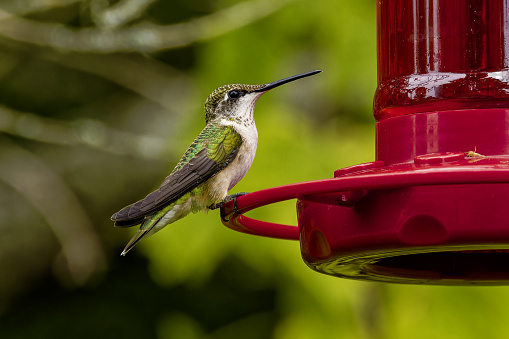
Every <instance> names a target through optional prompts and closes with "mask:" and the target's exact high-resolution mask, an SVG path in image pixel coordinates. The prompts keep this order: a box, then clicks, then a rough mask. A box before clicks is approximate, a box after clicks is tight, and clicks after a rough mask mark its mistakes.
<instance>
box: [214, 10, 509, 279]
mask: <svg viewBox="0 0 509 339" xmlns="http://www.w3.org/2000/svg"><path fill="white" fill-rule="evenodd" d="M377 36H378V43H377V47H378V88H377V90H376V94H375V99H374V105H373V107H374V115H375V119H376V121H377V124H376V161H374V162H370V163H366V164H359V165H355V166H351V167H348V168H342V169H339V170H337V171H336V172H335V173H334V178H331V179H324V180H318V181H311V182H302V183H296V184H291V185H285V186H280V187H275V188H269V189H265V190H262V191H257V192H253V193H250V194H247V195H245V196H241V197H239V198H238V199H237V212H238V213H235V212H234V209H233V204H232V203H229V204H227V205H225V206H224V207H223V209H222V210H221V213H222V217H223V219H224V220H228V221H224V222H223V223H224V224H225V225H226V226H228V227H230V228H232V229H234V230H237V231H240V232H244V233H249V234H255V235H262V236H268V237H274V238H282V239H294V240H300V244H301V246H300V247H301V252H302V258H303V259H304V261H305V262H306V264H307V265H308V266H310V267H311V268H312V269H314V270H316V271H318V272H322V273H325V274H330V275H334V276H338V277H346V278H353V279H362V280H374V281H384V282H396V283H414V284H440V285H504V284H509V215H508V214H507V210H509V0H476V1H474V0H426V1H425V0H413V1H410V0H379V1H377ZM288 199H297V216H298V227H295V226H288V225H281V224H274V223H269V222H262V221H259V220H254V219H251V218H249V217H246V216H244V215H243V213H245V212H247V211H249V210H252V209H254V208H257V207H260V206H264V205H267V204H271V203H276V202H279V201H283V200H288Z"/></svg>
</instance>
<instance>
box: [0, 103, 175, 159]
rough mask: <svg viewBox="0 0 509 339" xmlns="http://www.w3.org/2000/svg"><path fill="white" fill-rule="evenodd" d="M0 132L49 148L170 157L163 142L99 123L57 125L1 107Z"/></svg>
mask: <svg viewBox="0 0 509 339" xmlns="http://www.w3.org/2000/svg"><path fill="white" fill-rule="evenodd" d="M0 132H4V133H8V134H11V135H15V136H18V137H22V138H26V139H31V140H35V141H39V142H45V143H51V144H58V145H65V146H70V145H80V144H81V145H87V146H90V147H93V148H97V149H100V150H101V151H104V152H109V153H113V154H120V155H131V156H137V157H142V158H149V159H158V158H160V157H167V156H169V155H168V153H169V151H168V148H167V147H166V142H165V140H163V139H162V138H157V137H154V136H149V135H135V134H132V133H128V132H122V131H118V130H114V129H111V128H108V127H107V126H106V125H105V124H104V123H102V122H101V121H98V120H92V119H86V120H77V121H74V122H67V121H60V120H56V119H49V118H43V117H41V116H38V115H35V114H31V113H25V112H18V111H15V110H12V109H9V108H7V107H2V106H0Z"/></svg>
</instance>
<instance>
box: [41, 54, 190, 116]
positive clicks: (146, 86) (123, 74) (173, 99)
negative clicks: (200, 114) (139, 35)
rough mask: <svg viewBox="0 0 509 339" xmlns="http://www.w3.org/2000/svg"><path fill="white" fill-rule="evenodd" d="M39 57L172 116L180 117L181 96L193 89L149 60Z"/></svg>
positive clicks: (110, 56) (184, 78)
mask: <svg viewBox="0 0 509 339" xmlns="http://www.w3.org/2000/svg"><path fill="white" fill-rule="evenodd" d="M40 56H41V57H43V58H45V59H47V60H51V61H52V62H55V63H58V64H60V65H63V66H65V67H70V68H74V69H78V70H81V71H85V72H87V73H91V74H95V75H98V76H100V77H102V78H104V79H107V80H109V81H112V82H114V83H116V84H118V85H120V86H122V87H124V88H127V89H129V90H131V91H133V92H135V93H137V94H139V95H140V96H142V97H144V98H146V99H148V100H150V101H152V102H155V103H157V104H159V105H161V106H162V107H163V108H165V109H166V110H168V111H170V112H171V113H172V114H175V115H179V114H181V112H180V111H175V109H176V108H177V107H179V108H180V109H182V105H181V103H180V102H179V101H180V100H183V98H185V96H186V95H185V94H186V93H184V92H186V91H187V90H190V88H191V87H192V86H191V84H190V79H189V77H188V76H186V74H185V73H183V72H178V71H176V70H174V69H173V68H171V67H170V66H168V65H166V64H163V63H162V62H160V61H157V60H155V59H153V58H151V57H150V56H139V55H134V54H130V55H122V54H101V55H97V54H82V53H74V54H72V55H69V54H64V55H62V54H57V53H41V54H40Z"/></svg>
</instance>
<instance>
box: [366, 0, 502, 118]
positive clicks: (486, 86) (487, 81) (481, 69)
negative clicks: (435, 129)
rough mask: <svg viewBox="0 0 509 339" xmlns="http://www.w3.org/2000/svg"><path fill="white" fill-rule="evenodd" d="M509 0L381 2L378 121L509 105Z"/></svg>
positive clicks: (385, 0) (378, 13)
mask: <svg viewBox="0 0 509 339" xmlns="http://www.w3.org/2000/svg"><path fill="white" fill-rule="evenodd" d="M508 14H509V2H508V1H507V0H379V1H377V30H378V31H377V36H378V41H377V45H378V88H377V91H376V94H375V100H374V113H375V118H376V119H377V121H380V120H382V119H386V118H389V117H394V116H398V115H403V114H410V113H416V112H429V111H434V110H436V111H445V110H453V109H472V108H497V107H499V108H500V107H509V106H508V105H509V87H508V78H509V72H508V70H507V68H508V67H509V39H508V35H507V33H506V32H508V31H509V15H508Z"/></svg>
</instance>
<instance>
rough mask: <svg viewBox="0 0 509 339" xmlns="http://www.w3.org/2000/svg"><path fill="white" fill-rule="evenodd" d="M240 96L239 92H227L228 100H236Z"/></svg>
mask: <svg viewBox="0 0 509 339" xmlns="http://www.w3.org/2000/svg"><path fill="white" fill-rule="evenodd" d="M240 94H241V93H240V92H239V91H237V90H233V91H230V92H228V97H229V98H230V99H237V98H239V97H240Z"/></svg>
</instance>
